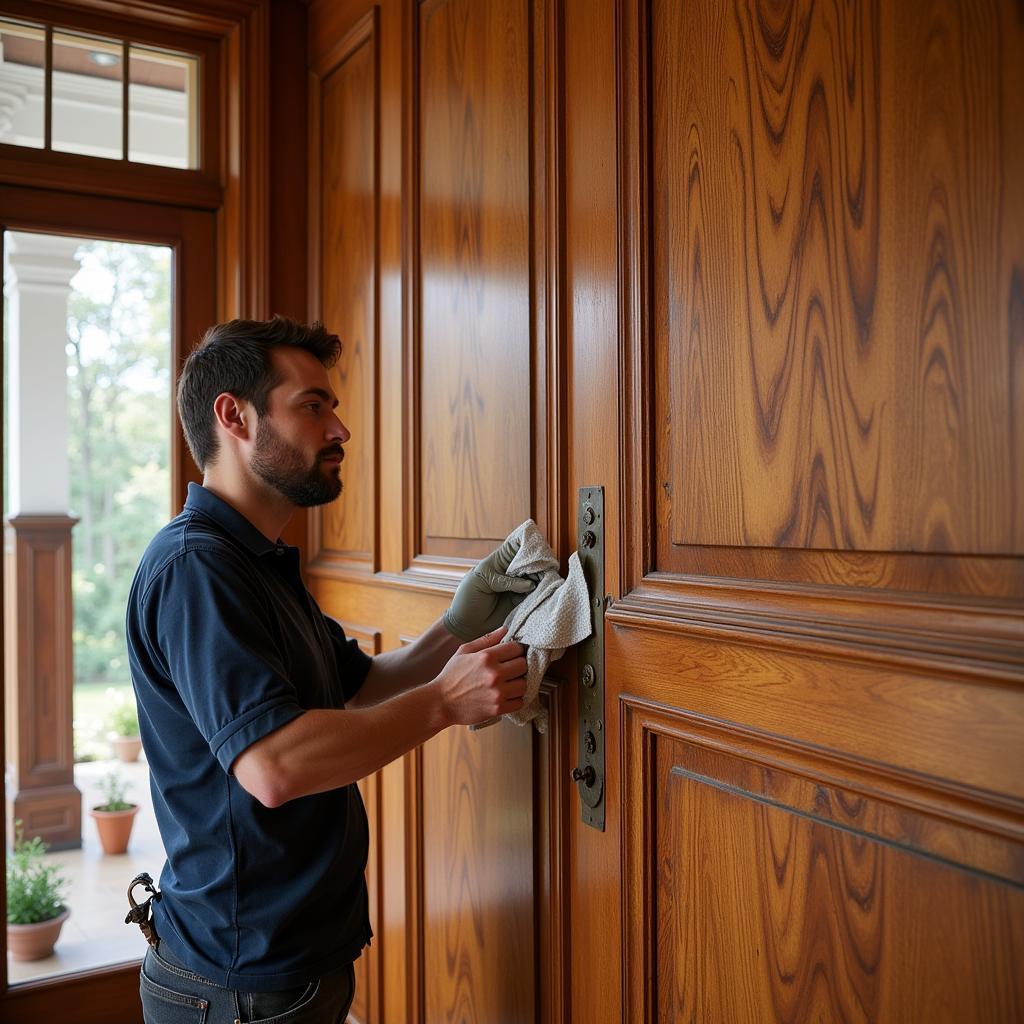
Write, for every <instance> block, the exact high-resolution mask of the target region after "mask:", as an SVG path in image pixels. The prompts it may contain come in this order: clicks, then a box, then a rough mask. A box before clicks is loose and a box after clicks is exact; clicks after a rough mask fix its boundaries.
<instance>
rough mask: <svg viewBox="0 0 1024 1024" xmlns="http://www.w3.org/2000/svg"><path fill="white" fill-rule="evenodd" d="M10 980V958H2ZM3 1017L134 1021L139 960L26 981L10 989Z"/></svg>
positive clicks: (104, 1023) (107, 1023)
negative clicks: (78, 972)
mask: <svg viewBox="0 0 1024 1024" xmlns="http://www.w3.org/2000/svg"><path fill="white" fill-rule="evenodd" d="M3 961H4V963H3V968H2V970H3V982H4V984H5V986H6V984H7V958H6V957H4V958H3ZM0 1007H2V1008H3V1019H4V1020H9V1021H12V1022H13V1021H26V1022H27V1021H64V1020H69V1019H71V1017H72V1016H73V1019H74V1021H75V1024H120V1022H124V1024H129V1022H131V1024H134V1022H135V1021H137V1020H139V1019H140V1015H139V963H138V961H135V962H134V963H127V964H115V965H113V966H111V967H104V968H101V969H100V970H97V971H89V972H88V973H80V974H70V975H67V976H65V977H62V978H57V979H53V978H47V979H41V980H39V981H31V982H25V983H23V984H19V985H17V986H15V987H14V988H10V989H7V991H6V992H5V993H4V996H3V1001H2V1002H0Z"/></svg>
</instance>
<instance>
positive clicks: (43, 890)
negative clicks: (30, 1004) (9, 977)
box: [7, 821, 71, 960]
mask: <svg viewBox="0 0 1024 1024" xmlns="http://www.w3.org/2000/svg"><path fill="white" fill-rule="evenodd" d="M14 825H15V829H16V832H15V842H14V851H13V853H11V855H10V856H9V857H8V858H7V949H8V950H9V952H10V954H11V958H12V959H13V960H42V959H43V958H44V957H48V956H49V955H50V954H51V953H52V952H53V946H54V943H56V941H57V937H58V936H59V935H60V930H61V927H62V926H63V924H64V922H65V921H66V920H67V919H68V915H69V914H70V913H71V911H69V910H68V908H67V904H66V903H65V895H64V894H65V890H66V889H67V885H68V882H67V879H66V878H65V877H64V875H63V874H62V872H61V869H60V867H59V866H58V865H56V864H45V863H44V862H43V855H44V854H45V853H46V843H44V842H43V841H42V839H40V838H39V836H35V837H34V838H32V839H30V840H28V841H26V840H25V837H24V834H23V832H22V827H21V822H20V821H16V822H15V823H14Z"/></svg>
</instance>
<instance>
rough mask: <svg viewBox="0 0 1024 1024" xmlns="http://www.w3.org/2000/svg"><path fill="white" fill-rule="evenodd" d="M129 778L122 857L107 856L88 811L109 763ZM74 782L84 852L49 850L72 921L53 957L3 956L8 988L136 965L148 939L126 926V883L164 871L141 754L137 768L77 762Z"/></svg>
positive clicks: (134, 765) (65, 928)
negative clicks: (130, 809) (129, 819)
mask: <svg viewBox="0 0 1024 1024" xmlns="http://www.w3.org/2000/svg"><path fill="white" fill-rule="evenodd" d="M115 765H116V766H117V767H118V768H119V769H121V771H122V772H123V774H124V777H125V779H126V780H127V781H128V784H129V789H128V799H129V800H131V801H133V802H134V803H137V804H139V813H138V814H137V815H136V817H135V827H134V828H133V829H132V837H131V842H130V843H129V844H128V852H127V853H124V854H120V855H118V856H108V855H107V854H105V853H103V850H102V848H101V847H100V841H99V837H98V836H97V834H96V825H95V823H94V822H93V820H92V818H91V817H89V808H90V807H94V806H95V805H96V804H98V803H100V802H101V799H102V798H101V797H100V796H99V792H98V782H99V779H100V777H101V776H103V775H104V774H106V773H107V772H108V771H110V769H111V768H112V767H114V766H115ZM75 784H76V785H77V786H78V788H79V789H80V790H81V792H82V848H81V849H80V850H64V851H61V852H57V853H48V854H47V858H48V859H50V860H52V861H54V862H56V863H59V864H62V865H63V866H64V868H65V875H66V877H67V878H68V879H69V880H70V882H71V885H70V886H69V892H70V897H71V898H70V901H69V903H70V906H71V916H70V917H69V918H68V920H67V921H66V922H65V923H64V927H63V929H62V930H61V933H60V938H59V939H58V940H57V945H56V947H55V949H54V953H53V956H51V957H47V958H46V959H45V960H34V961H28V962H16V961H14V960H11V959H10V958H9V957H8V962H7V970H8V977H9V979H10V983H11V984H12V985H14V984H17V983H18V982H24V981H30V980H32V979H35V978H44V977H53V976H56V975H60V974H68V973H70V972H74V971H84V970H89V969H92V968H96V967H105V966H107V965H109V964H116V963H124V962H126V961H136V962H137V961H140V960H141V959H142V955H143V953H144V952H145V950H146V940H145V939H144V938H143V937H142V933H141V932H140V931H139V929H138V928H137V927H135V926H134V925H131V926H129V925H126V924H125V923H124V916H125V914H126V913H127V912H128V898H127V895H126V893H127V889H128V883H129V882H130V881H131V879H132V878H133V877H134V876H135V875H137V874H138V873H139V872H140V871H148V872H149V873H150V874H151V875H152V876H153V878H154V879H157V878H158V877H159V875H160V869H161V868H162V867H163V863H164V854H163V844H162V843H161V842H160V835H159V833H158V832H157V828H156V820H155V818H154V817H153V810H152V807H151V806H150V798H149V772H148V769H147V767H146V763H145V761H144V760H143V759H142V758H141V757H140V758H139V760H138V761H137V762H136V763H135V764H121V763H120V762H118V761H93V762H89V763H86V764H78V765H75Z"/></svg>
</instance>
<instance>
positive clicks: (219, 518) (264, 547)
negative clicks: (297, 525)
mask: <svg viewBox="0 0 1024 1024" xmlns="http://www.w3.org/2000/svg"><path fill="white" fill-rule="evenodd" d="M185 508H186V510H192V511H194V512H201V513H202V514H203V515H204V516H206V517H207V518H208V519H212V520H213V521H214V522H215V523H216V524H217V525H218V526H219V527H220V528H221V529H222V530H223V531H224V532H225V533H226V534H228V535H229V536H231V537H234V538H235V540H237V541H240V542H241V543H242V544H244V545H245V546H246V547H247V548H248V549H249V550H250V551H251V552H252V553H253V554H254V555H257V556H258V555H266V554H269V553H270V552H271V551H277V550H278V549H279V548H285V547H286V545H285V543H284V541H282V540H278V542H277V543H276V544H275V543H274V542H273V541H272V540H270V539H269V538H267V537H266V536H265V535H264V534H263V533H261V532H260V531H259V530H257V529H256V527H255V526H253V525H252V523H250V522H249V520H248V519H246V518H245V516H243V515H242V513H241V512H239V511H238V510H237V509H236V508H233V507H232V506H231V505H229V504H228V503H227V502H226V501H225V500H224V499H223V498H220V497H218V496H217V495H216V494H214V493H213V491H210V490H207V488H205V487H203V486H201V485H200V484H195V483H191V482H190V483H189V485H188V498H187V499H186V501H185Z"/></svg>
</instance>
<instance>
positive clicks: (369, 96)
mask: <svg viewBox="0 0 1024 1024" xmlns="http://www.w3.org/2000/svg"><path fill="white" fill-rule="evenodd" d="M365 24H366V29H367V31H366V33H365V34H364V35H363V36H362V38H361V40H360V41H359V42H358V45H356V46H355V48H354V49H353V50H351V51H350V52H349V53H348V54H346V55H345V57H344V59H343V61H342V62H341V64H340V65H339V66H338V67H337V68H336V69H334V70H333V71H332V72H331V73H330V74H329V75H328V76H327V77H326V78H325V79H324V80H323V83H322V86H321V94H320V112H321V131H322V142H321V146H320V153H321V164H320V182H319V185H320V195H319V201H320V207H321V210H322V215H321V216H322V223H321V227H320V232H321V235H320V237H321V255H320V270H319V273H320V281H321V284H320V294H321V305H322V311H323V312H322V316H323V320H324V322H325V323H326V324H327V326H328V328H329V329H330V330H332V331H334V332H335V333H337V334H338V335H339V337H341V339H342V343H343V344H344V346H345V348H344V352H343V353H342V356H341V359H340V360H339V361H338V363H337V365H336V366H335V367H334V368H333V369H332V371H331V383H332V386H333V387H334V389H335V393H336V394H337V396H338V400H339V406H338V414H339V416H340V417H341V419H342V422H343V423H344V424H345V425H346V426H347V427H348V429H349V431H350V433H351V434H352V437H351V440H350V441H348V443H347V444H346V445H345V463H344V467H343V469H342V479H343V480H344V482H345V490H344V491H343V492H342V496H341V497H340V498H339V499H338V500H337V501H335V502H332V503H330V504H329V505H325V506H323V507H322V508H321V509H320V510H319V516H320V543H321V550H320V551H318V552H317V557H318V558H320V559H322V560H327V561H333V560H339V559H340V560H342V561H346V562H350V563H351V562H356V563H358V562H363V563H364V564H365V563H368V564H369V565H372V562H373V557H374V552H375V548H376V544H375V521H376V493H377V485H376V481H377V471H376V435H377V424H376V416H377V401H376V395H377V380H376V367H377V185H376V181H377V179H376V174H377V171H376V152H377V149H376V138H377V87H376V59H375V46H376V40H375V37H374V35H373V34H372V31H371V30H372V24H373V23H372V20H371V19H367V21H366V22H365Z"/></svg>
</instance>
